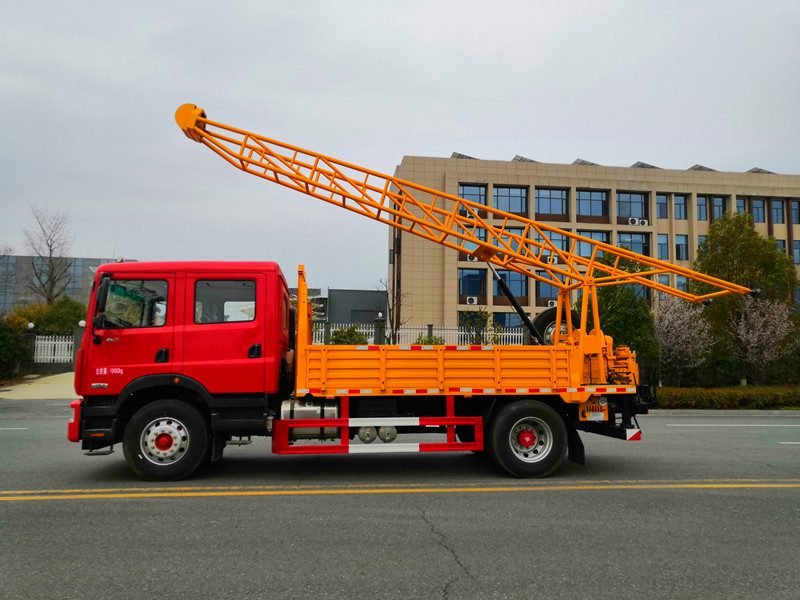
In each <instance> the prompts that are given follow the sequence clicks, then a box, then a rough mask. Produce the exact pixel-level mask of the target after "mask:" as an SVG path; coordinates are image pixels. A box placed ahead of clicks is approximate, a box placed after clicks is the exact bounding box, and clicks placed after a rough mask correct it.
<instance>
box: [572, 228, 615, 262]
mask: <svg viewBox="0 0 800 600" xmlns="http://www.w3.org/2000/svg"><path fill="white" fill-rule="evenodd" d="M578 235H582V236H583V237H587V238H590V239H592V240H594V241H596V242H602V243H604V244H607V243H608V232H607V231H579V232H578ZM593 248H594V244H590V243H589V242H578V256H583V257H585V258H590V257H591V256H592V249H593ZM601 256H603V253H602V252H598V253H597V258H600V257H601Z"/></svg>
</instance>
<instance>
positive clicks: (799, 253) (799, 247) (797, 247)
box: [792, 240, 800, 289]
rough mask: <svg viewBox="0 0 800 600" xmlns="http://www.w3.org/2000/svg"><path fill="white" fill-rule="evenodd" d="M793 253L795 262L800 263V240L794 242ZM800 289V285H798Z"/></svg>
mask: <svg viewBox="0 0 800 600" xmlns="http://www.w3.org/2000/svg"><path fill="white" fill-rule="evenodd" d="M792 254H793V255H794V264H796V265H800V240H795V241H793V242H792ZM798 289H800V286H798Z"/></svg>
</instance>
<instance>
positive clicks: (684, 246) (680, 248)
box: [675, 234, 689, 260]
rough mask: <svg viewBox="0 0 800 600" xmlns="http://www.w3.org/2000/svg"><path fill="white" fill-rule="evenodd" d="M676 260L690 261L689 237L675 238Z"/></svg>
mask: <svg viewBox="0 0 800 600" xmlns="http://www.w3.org/2000/svg"><path fill="white" fill-rule="evenodd" d="M675 260H689V236H688V235H680V234H678V235H676V236H675Z"/></svg>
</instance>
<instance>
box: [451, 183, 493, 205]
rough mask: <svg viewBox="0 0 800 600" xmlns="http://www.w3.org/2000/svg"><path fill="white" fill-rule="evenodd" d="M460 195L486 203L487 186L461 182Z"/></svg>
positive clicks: (460, 196) (459, 186)
mask: <svg viewBox="0 0 800 600" xmlns="http://www.w3.org/2000/svg"><path fill="white" fill-rule="evenodd" d="M458 197H459V198H463V199H464V200H470V201H472V202H477V203H478V204H483V205H486V186H485V185H468V184H459V185H458Z"/></svg>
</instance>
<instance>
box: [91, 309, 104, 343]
mask: <svg viewBox="0 0 800 600" xmlns="http://www.w3.org/2000/svg"><path fill="white" fill-rule="evenodd" d="M105 327H106V315H105V313H100V314H99V315H95V316H94V318H92V335H93V336H94V340H92V341H93V342H94V343H95V344H100V343H101V342H102V341H103V340H102V339H101V338H100V336H99V335H97V334H96V333H95V331H94V330H95V328H97V329H105Z"/></svg>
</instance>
